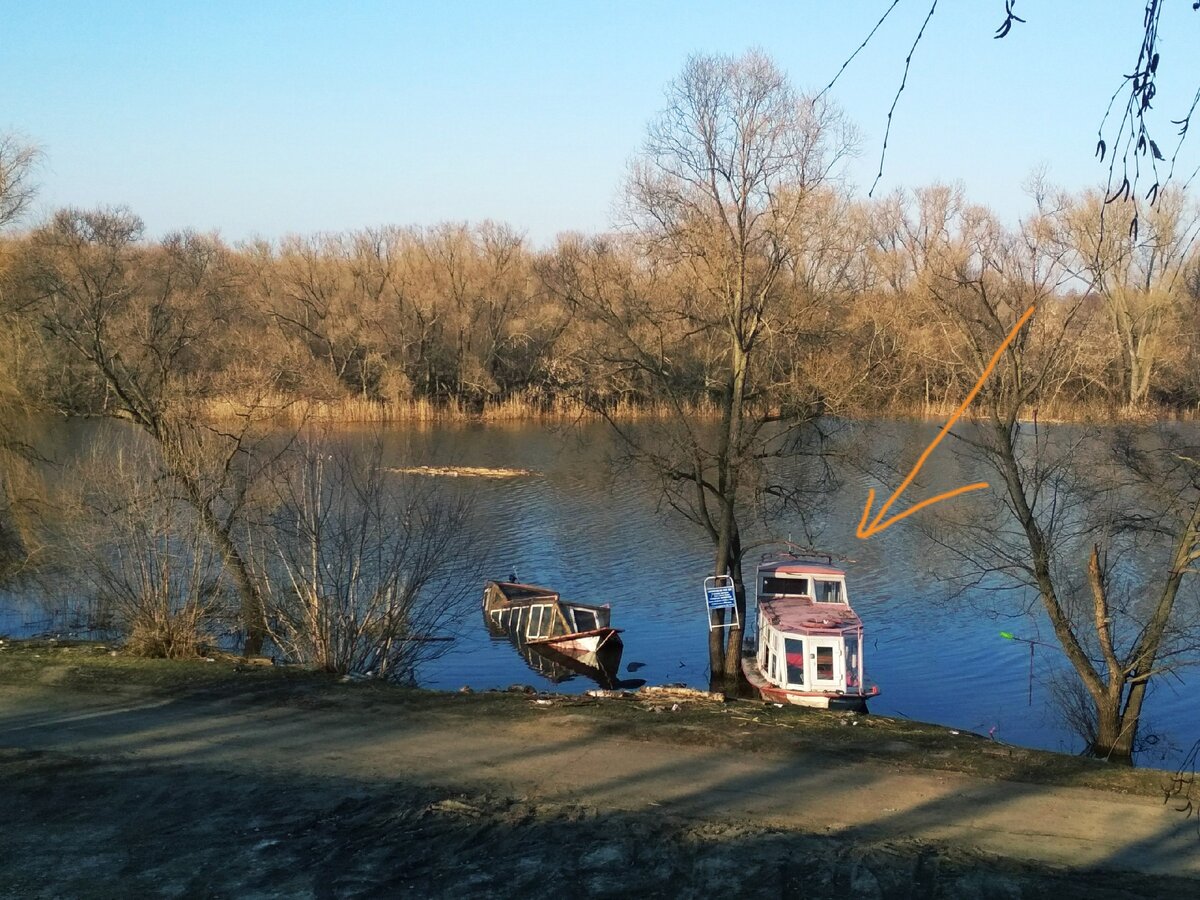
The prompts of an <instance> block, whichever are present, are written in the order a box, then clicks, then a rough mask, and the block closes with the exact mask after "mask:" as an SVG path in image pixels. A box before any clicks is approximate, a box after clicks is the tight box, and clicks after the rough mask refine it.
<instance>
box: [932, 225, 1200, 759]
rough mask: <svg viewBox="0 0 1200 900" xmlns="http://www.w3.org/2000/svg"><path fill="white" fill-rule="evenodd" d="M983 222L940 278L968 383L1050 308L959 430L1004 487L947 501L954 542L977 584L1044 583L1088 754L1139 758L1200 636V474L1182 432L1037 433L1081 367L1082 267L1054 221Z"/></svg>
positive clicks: (947, 539)
mask: <svg viewBox="0 0 1200 900" xmlns="http://www.w3.org/2000/svg"><path fill="white" fill-rule="evenodd" d="M974 219H975V225H974V226H973V227H968V228H967V229H966V230H965V233H964V234H962V235H960V236H959V239H958V240H957V241H954V242H948V246H947V247H946V248H945V250H944V253H943V258H942V265H941V266H940V267H939V269H938V271H937V273H936V275H935V277H934V278H933V279H932V280H931V281H930V293H931V296H932V298H933V300H934V302H935V304H936V309H937V310H939V311H940V313H941V321H942V322H943V323H945V324H946V325H947V326H948V327H949V328H951V329H953V331H952V332H951V335H952V338H951V340H952V344H951V346H952V347H957V348H959V350H958V351H957V352H958V357H957V358H958V359H959V361H960V365H961V366H962V367H963V369H964V370H965V371H966V372H968V373H969V377H971V378H977V377H979V375H980V374H981V373H982V372H983V371H984V370H985V368H986V366H987V364H988V361H989V360H990V358H991V356H992V354H993V353H994V352H995V348H996V347H997V346H999V345H1000V344H1001V342H1002V341H1003V340H1004V338H1005V336H1006V335H1007V334H1008V333H1009V331H1010V330H1011V328H1012V326H1013V323H1014V322H1015V321H1016V320H1017V318H1018V317H1019V316H1020V315H1021V314H1022V313H1023V312H1024V311H1025V310H1027V309H1028V308H1029V307H1030V306H1036V308H1037V315H1036V316H1035V317H1034V319H1033V320H1032V322H1031V323H1030V324H1029V325H1028V326H1027V327H1026V329H1024V330H1023V331H1022V332H1020V333H1019V334H1018V336H1017V337H1016V339H1015V340H1013V341H1012V342H1011V343H1010V344H1009V345H1008V348H1007V350H1006V351H1005V353H1004V357H1003V362H1002V363H1001V365H1000V366H999V367H998V368H997V369H996V371H995V372H994V373H993V375H992V376H991V379H990V380H989V382H988V385H987V386H986V387H985V389H984V391H983V393H982V394H981V395H980V401H979V402H980V404H981V407H982V410H983V416H984V421H983V422H982V423H981V424H980V425H979V427H977V428H975V429H962V430H960V432H959V433H958V435H957V436H958V438H959V440H960V443H961V445H962V446H963V447H965V448H967V452H969V453H970V454H971V455H972V456H975V457H977V458H980V459H982V460H983V461H984V462H985V463H986V464H987V465H988V466H990V467H991V468H992V469H993V470H994V471H995V473H996V475H997V476H998V478H999V481H998V485H999V487H998V488H997V489H996V491H995V492H989V493H987V494H981V495H977V496H976V497H975V498H974V503H972V502H971V501H970V500H967V501H963V502H958V501H956V503H955V504H953V505H948V506H947V508H944V509H942V510H941V511H940V516H941V522H942V527H941V540H942V543H943V545H944V546H945V547H946V548H947V550H948V551H950V552H951V553H954V554H956V555H957V556H958V558H959V559H960V561H961V562H962V565H963V569H962V570H961V571H960V573H959V574H960V577H962V578H963V579H964V581H965V583H968V584H973V585H981V584H982V585H986V586H988V587H990V588H992V589H993V590H998V591H1001V592H1011V593H1016V594H1017V595H1021V594H1022V593H1023V592H1025V591H1029V590H1032V592H1033V593H1034V595H1035V596H1036V597H1037V599H1038V601H1039V603H1040V606H1041V608H1042V610H1043V611H1044V612H1045V614H1046V616H1047V618H1048V619H1049V621H1050V624H1051V627H1052V628H1053V630H1054V634H1055V637H1056V638H1057V640H1058V643H1059V645H1060V646H1061V647H1062V649H1063V652H1064V654H1065V655H1066V658H1067V661H1068V662H1069V663H1070V666H1071V669H1072V671H1073V673H1074V677H1075V679H1076V683H1077V684H1078V685H1080V686H1081V688H1082V690H1083V692H1084V695H1085V696H1086V700H1085V701H1084V703H1083V704H1082V705H1081V706H1080V705H1077V706H1076V712H1077V713H1079V712H1082V715H1076V716H1075V717H1074V721H1075V723H1076V724H1077V725H1080V726H1081V731H1082V732H1083V734H1084V736H1085V737H1086V739H1087V740H1088V748H1089V751H1090V752H1091V753H1093V754H1095V755H1097V756H1101V757H1104V758H1108V759H1113V760H1117V761H1121V762H1126V763H1128V762H1131V761H1132V758H1133V753H1134V750H1135V748H1136V747H1137V735H1138V725H1139V722H1140V719H1141V713H1142V707H1143V702H1144V699H1145V695H1146V690H1147V688H1148V686H1149V684H1150V683H1151V681H1152V680H1153V679H1155V678H1157V677H1159V676H1160V675H1161V674H1162V673H1163V672H1164V671H1165V670H1166V668H1167V663H1166V660H1167V659H1168V658H1170V659H1173V660H1174V661H1175V662H1178V661H1179V659H1180V656H1179V655H1178V654H1179V653H1180V651H1181V650H1184V649H1187V648H1188V647H1189V646H1190V647H1193V648H1194V646H1195V644H1194V641H1193V642H1192V643H1191V644H1188V643H1187V642H1186V641H1185V640H1184V639H1183V633H1182V631H1180V627H1181V625H1182V623H1181V621H1180V619H1179V617H1178V616H1177V615H1176V613H1177V612H1178V607H1177V600H1178V599H1179V598H1180V596H1181V593H1180V591H1181V587H1182V586H1183V584H1184V579H1185V576H1186V575H1187V574H1188V573H1189V571H1190V569H1191V568H1192V566H1193V564H1194V563H1195V562H1196V560H1198V559H1200V468H1197V466H1196V464H1195V463H1193V462H1192V460H1193V459H1194V458H1195V453H1194V451H1192V450H1189V449H1185V448H1181V447H1179V446H1177V442H1176V441H1174V440H1170V441H1168V440H1165V439H1161V440H1157V441H1156V440H1153V439H1152V438H1151V437H1150V436H1145V435H1143V438H1142V439H1140V440H1139V439H1135V438H1134V437H1133V436H1130V435H1126V436H1125V437H1123V438H1122V439H1121V440H1119V441H1117V442H1115V444H1112V443H1108V442H1106V441H1105V440H1104V435H1103V434H1102V433H1101V432H1099V431H1098V430H1096V429H1082V430H1079V431H1076V432H1074V433H1073V434H1070V435H1067V434H1059V433H1050V432H1047V431H1046V430H1045V429H1040V428H1039V427H1038V424H1037V419H1036V414H1037V404H1038V402H1039V399H1040V398H1041V397H1043V396H1045V394H1046V393H1047V391H1048V390H1049V389H1050V387H1051V386H1052V385H1053V384H1054V383H1055V382H1058V381H1061V380H1062V379H1064V378H1067V377H1069V372H1070V369H1071V367H1072V365H1073V357H1074V353H1073V344H1074V328H1073V319H1074V317H1075V316H1076V315H1078V314H1079V312H1080V311H1081V310H1082V309H1083V308H1084V307H1085V304H1084V301H1083V299H1082V298H1080V297H1078V296H1074V297H1063V296H1060V288H1061V285H1062V284H1063V283H1064V282H1065V281H1066V280H1067V279H1069V278H1070V277H1071V274H1070V270H1069V268H1068V266H1067V265H1066V264H1065V257H1066V254H1067V250H1066V248H1065V247H1064V245H1063V243H1062V242H1061V241H1060V240H1059V239H1058V236H1057V229H1056V227H1055V225H1054V223H1053V222H1052V221H1051V218H1050V217H1049V216H1039V217H1033V218H1031V219H1030V220H1029V221H1027V222H1026V223H1024V225H1023V227H1022V228H1021V230H1020V231H1019V232H1018V233H1016V234H1011V235H1009V234H1006V233H1005V232H1004V231H1003V230H1002V229H1000V228H999V227H998V226H997V225H996V224H995V223H994V222H993V221H991V220H990V219H988V218H987V217H983V216H976V217H974ZM1030 413H1032V415H1033V417H1034V418H1033V419H1032V421H1030V420H1028V419H1027V418H1026V417H1027V416H1028V415H1029V414H1030ZM1106 448H1109V449H1110V450H1111V452H1108V450H1106ZM981 498H982V499H981ZM983 503H987V504H988V506H987V508H984V507H981V506H980V505H979V504H983ZM995 505H999V506H1000V507H1001V508H1002V509H1004V511H1005V515H1004V516H1002V517H1000V518H999V519H997V518H996V517H995V515H994V513H991V514H989V512H988V510H989V509H994V507H995Z"/></svg>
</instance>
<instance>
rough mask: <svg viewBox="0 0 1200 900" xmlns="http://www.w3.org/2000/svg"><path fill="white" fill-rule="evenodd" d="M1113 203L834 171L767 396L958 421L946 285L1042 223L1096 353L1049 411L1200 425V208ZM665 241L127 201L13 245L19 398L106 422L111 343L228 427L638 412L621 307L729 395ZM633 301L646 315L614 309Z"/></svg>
mask: <svg viewBox="0 0 1200 900" xmlns="http://www.w3.org/2000/svg"><path fill="white" fill-rule="evenodd" d="M1109 211H1110V210H1109V208H1108V207H1106V206H1105V204H1104V198H1103V197H1102V196H1101V195H1099V194H1098V193H1096V192H1083V193H1077V194H1066V193H1062V192H1053V191H1051V190H1050V189H1048V188H1046V187H1045V186H1042V185H1037V186H1036V195H1035V198H1034V199H1033V200H1031V209H1030V212H1029V215H1028V217H1027V218H1026V220H1025V221H1024V222H1023V223H1021V225H1020V226H1019V227H1018V226H1014V227H1008V226H1006V225H1005V224H1004V223H1002V222H1001V221H1000V220H999V219H997V217H996V216H995V215H993V214H992V213H991V212H990V211H988V210H987V209H985V208H982V207H980V206H976V205H973V204H971V203H970V202H969V200H968V198H967V197H966V195H965V193H964V191H963V190H962V189H960V188H957V187H951V186H945V185H935V186H931V187H927V188H921V189H917V190H912V191H898V192H896V193H894V194H892V195H890V196H888V197H885V198H883V199H881V200H877V201H869V200H860V199H855V198H853V197H852V196H850V195H849V194H848V193H847V192H846V191H845V190H844V189H843V188H842V187H841V186H839V185H838V184H837V183H836V182H834V181H832V180H825V181H823V182H822V184H821V186H820V188H819V189H812V190H808V191H805V192H804V196H803V198H802V201H801V202H800V203H799V206H798V208H797V210H796V212H795V214H794V215H790V216H789V217H788V219H787V221H786V223H782V224H783V225H785V226H786V229H787V231H786V233H774V232H772V233H771V234H770V240H771V241H772V242H775V244H776V247H777V255H778V259H777V260H773V261H772V262H770V263H769V264H768V265H770V267H771V268H772V278H771V283H770V286H769V292H770V294H771V297H770V304H771V306H772V309H773V310H775V311H776V316H775V321H774V322H773V323H772V326H773V327H772V331H771V334H769V335H766V336H764V337H765V339H766V340H769V342H770V343H771V349H770V353H769V354H767V359H766V361H765V362H764V365H765V366H767V367H768V370H769V371H768V372H767V373H766V374H767V375H768V377H767V378H766V379H763V382H764V386H765V387H766V388H767V389H766V390H763V391H761V392H759V393H758V394H757V395H756V397H755V398H754V402H755V403H756V404H759V405H762V406H764V407H780V406H787V405H789V404H792V403H794V402H797V400H800V401H802V402H804V403H814V402H815V403H817V404H819V406H820V408H821V409H822V411H824V412H827V413H830V414H834V415H851V416H854V415H872V414H881V413H882V414H887V413H896V412H901V413H906V414H917V415H919V414H923V413H931V414H936V413H939V412H942V411H944V410H947V409H949V408H952V407H953V406H954V405H955V404H956V403H957V402H958V400H959V399H960V398H961V397H962V396H963V395H964V394H965V393H966V391H967V390H969V388H970V386H971V384H972V383H973V376H972V375H971V373H970V371H969V367H965V366H964V365H963V359H962V355H963V347H962V346H961V345H960V344H958V343H957V342H956V339H955V334H954V329H953V327H952V323H951V322H950V321H949V320H948V318H947V316H946V314H945V311H944V308H943V306H942V304H940V303H939V302H938V293H939V292H944V291H945V290H946V288H947V287H948V286H949V285H952V284H956V283H957V281H958V280H959V276H960V275H961V274H962V271H961V270H962V265H963V264H964V261H970V262H971V264H972V265H975V266H978V267H980V268H981V270H987V269H998V268H1004V267H1011V266H1012V265H1015V264H1017V263H1016V261H1015V255H1016V254H1018V253H1019V252H1020V251H1021V249H1022V246H1023V245H1026V244H1027V243H1028V240H1029V237H1028V236H1029V233H1030V231H1033V230H1036V231H1037V232H1038V234H1039V244H1038V255H1037V256H1036V257H1030V258H1028V259H1024V260H1021V261H1020V263H1019V264H1020V265H1022V266H1025V267H1026V268H1025V270H1023V271H1022V272H1020V273H1017V274H1018V275H1019V277H1020V278H1023V279H1025V280H1026V281H1027V282H1028V284H1029V286H1030V288H1034V287H1036V288H1037V289H1038V290H1042V288H1043V287H1044V285H1045V280H1046V279H1047V278H1049V279H1051V281H1052V284H1051V285H1050V287H1051V290H1049V291H1045V292H1044V293H1045V294H1046V298H1045V301H1044V303H1043V306H1042V309H1041V311H1040V312H1039V316H1041V317H1054V316H1058V315H1065V314H1067V311H1068V310H1069V311H1070V315H1071V317H1072V322H1071V325H1070V327H1071V332H1072V337H1073V339H1072V344H1071V348H1070V352H1071V354H1072V359H1071V364H1070V365H1069V366H1066V367H1064V368H1063V369H1062V371H1061V372H1058V373H1057V374H1056V377H1055V378H1054V379H1053V380H1051V381H1048V382H1047V383H1045V384H1043V385H1040V386H1039V390H1038V393H1037V395H1036V396H1035V397H1033V398H1032V405H1033V406H1034V407H1038V408H1040V410H1041V411H1042V413H1043V415H1045V416H1055V417H1066V418H1077V417H1083V416H1086V415H1087V414H1095V413H1108V412H1111V411H1114V410H1117V411H1133V412H1139V411H1141V412H1144V411H1146V410H1155V411H1159V412H1168V413H1181V414H1190V413H1192V412H1193V411H1194V410H1195V408H1196V406H1197V404H1198V403H1200V365H1197V363H1198V362H1200V328H1198V325H1200V317H1198V315H1197V308H1198V301H1200V255H1198V254H1197V246H1196V236H1197V230H1198V222H1200V219H1198V214H1197V208H1196V205H1195V204H1194V203H1193V202H1192V201H1191V200H1190V199H1189V198H1188V197H1186V196H1184V195H1183V194H1182V193H1177V194H1168V195H1165V196H1163V197H1160V198H1159V200H1158V202H1157V203H1155V205H1154V206H1153V207H1148V208H1146V209H1144V210H1141V211H1140V214H1139V222H1140V223H1141V224H1140V228H1139V229H1138V231H1137V233H1136V234H1132V233H1130V232H1128V231H1127V229H1126V226H1125V224H1122V223H1123V222H1125V219H1124V218H1122V217H1118V216H1116V215H1113V214H1110V215H1107V216H1106V212H1109ZM642 238H643V235H641V234H639V233H638V232H637V231H619V232H614V233H611V234H605V235H595V236H588V235H578V234H568V235H563V236H561V237H560V238H559V239H558V240H557V241H556V242H555V243H554V244H553V245H552V246H550V247H549V248H546V249H534V248H531V247H530V246H529V245H528V243H527V242H526V240H525V239H524V238H523V237H522V236H521V235H520V234H519V233H518V232H517V231H515V230H514V229H512V228H510V227H508V226H505V225H500V224H496V223H493V222H484V223H482V224H474V225H473V224H444V225H439V226H435V227H430V228H416V227H391V226H389V227H382V228H372V229H363V230H360V231H355V232H349V233H342V234H320V235H314V236H308V237H289V238H285V239H283V240H280V241H278V242H274V243H268V242H265V241H264V242H253V243H248V244H240V245H237V246H230V245H229V244H227V243H225V242H224V241H222V240H221V239H220V238H219V237H218V236H216V235H211V234H197V233H193V232H181V233H178V234H172V235H169V236H167V237H164V238H161V239H149V238H147V237H146V236H145V234H144V229H143V226H142V222H141V220H140V219H139V218H138V217H137V216H136V215H135V214H134V213H132V212H131V211H129V210H125V209H99V210H78V209H66V210H61V211H59V212H57V213H56V214H54V215H53V216H52V217H51V218H50V220H49V221H46V222H44V223H41V224H39V225H37V226H35V227H34V228H32V229H30V230H28V231H26V232H24V233H21V234H15V235H10V236H8V237H6V238H5V239H4V243H3V247H2V248H0V249H2V254H3V258H4V261H5V265H4V267H3V273H2V275H0V277H2V278H3V285H2V288H0V296H2V297H3V310H2V314H3V318H4V325H5V328H4V329H3V332H2V333H0V343H2V344H3V346H2V347H0V350H2V352H3V357H4V359H5V360H6V365H5V366H4V367H3V371H0V391H2V392H3V393H4V395H5V397H6V398H7V400H8V402H9V403H10V404H15V405H21V406H24V407H26V408H29V409H40V410H54V411H59V412H64V413H67V414H74V415H95V414H104V413H105V412H106V411H108V410H110V409H111V408H112V407H113V406H114V404H118V403H120V402H121V398H119V397H117V396H114V388H113V385H112V383H111V381H110V380H109V379H106V377H105V376H104V374H103V373H102V372H99V371H97V370H96V368H95V367H94V366H93V365H92V364H91V363H90V362H89V361H88V359H87V356H88V353H89V352H91V351H94V350H95V349H96V348H98V347H101V346H103V347H104V348H105V352H106V353H108V354H111V355H113V356H119V358H120V360H121V363H122V365H124V366H134V367H144V368H145V370H146V371H145V373H144V375H145V376H146V377H147V378H149V379H150V381H151V382H152V383H153V384H154V385H155V387H154V389H156V390H157V389H166V388H167V386H168V385H170V389H171V390H173V391H176V392H178V393H179V394H180V397H179V399H181V400H182V399H184V398H185V397H186V401H187V403H188V404H189V405H192V406H193V407H195V409H196V411H197V412H198V413H204V414H210V415H215V416H217V417H220V416H221V415H222V414H225V415H228V414H233V413H235V412H236V411H238V410H242V409H244V408H245V407H246V406H247V405H248V404H262V403H264V402H267V401H269V402H272V403H275V404H277V405H279V406H280V407H281V408H282V407H285V406H288V405H289V404H295V403H304V404H307V405H308V408H309V409H312V408H314V406H313V405H314V404H316V405H318V406H319V407H320V408H321V409H322V410H323V411H324V413H325V414H326V415H328V416H329V417H331V418H334V419H344V420H347V421H352V420H385V419H390V418H404V417H406V416H425V417H429V416H434V415H439V414H447V415H477V414H482V415H485V416H511V417H520V416H526V415H528V416H534V415H540V414H545V413H554V412H566V413H571V412H578V411H581V410H586V409H592V408H598V409H606V410H614V409H621V410H624V411H627V412H630V413H634V412H637V411H639V410H651V409H653V408H654V407H655V406H656V404H657V403H659V401H660V400H661V397H660V396H659V392H658V390H657V388H658V386H659V385H658V384H657V382H658V381H660V380H661V379H660V378H658V377H656V376H657V373H655V374H651V373H648V372H646V371H641V370H638V369H637V368H633V367H627V366H620V365H611V364H609V363H610V362H611V361H610V360H606V359H605V358H604V354H605V352H606V347H605V344H604V342H603V340H599V341H598V340H597V336H598V334H599V333H600V332H604V331H611V329H609V328H607V326H606V324H605V315H604V313H605V312H614V313H616V314H619V315H626V316H632V315H635V312H634V310H633V309H632V307H633V306H635V305H636V306H637V310H636V315H640V316H642V317H643V318H642V321H640V322H635V321H632V320H631V321H629V322H628V323H625V324H627V325H629V326H630V327H631V328H636V329H639V330H640V331H641V332H642V333H644V334H646V335H650V334H651V332H653V333H654V337H655V338H656V339H658V340H661V341H662V342H663V343H664V344H669V345H670V347H671V351H672V352H671V358H670V373H669V377H670V379H671V381H672V384H671V390H672V393H673V394H677V395H679V396H686V397H687V398H688V399H689V401H690V402H691V403H692V404H693V405H694V406H695V407H697V408H703V407H706V406H716V405H719V404H718V403H716V402H714V401H717V400H718V399H719V398H717V397H716V393H717V392H718V391H719V387H718V382H719V378H718V377H715V373H716V372H717V370H719V368H720V367H721V366H722V365H724V360H723V359H722V350H723V347H722V346H721V343H720V341H719V340H718V339H717V337H716V334H717V332H716V331H715V330H714V329H713V328H700V329H698V330H697V329H694V328H693V326H694V325H695V322H693V321H691V320H690V319H689V317H688V316H687V315H686V311H687V309H688V308H689V305H690V304H692V305H694V304H695V303H696V302H697V297H696V284H695V277H694V276H695V269H696V265H697V263H698V261H700V260H703V256H702V255H691V254H692V253H693V251H694V250H695V248H693V250H690V251H688V253H681V252H680V250H679V248H678V247H670V246H668V245H667V243H666V242H657V243H647V242H646V241H645V240H643V239H642ZM756 264H757V263H756ZM764 264H767V263H764ZM565 268H569V269H571V271H572V272H573V276H572V278H571V279H567V280H564V278H563V273H564V270H565ZM575 276H578V277H580V278H586V279H587V280H586V282H581V281H579V280H578V278H576V277H575ZM601 295H603V296H604V297H605V298H606V299H605V304H606V309H603V310H602V309H599V308H597V306H596V304H595V303H594V302H593V301H594V300H595V298H596V297H598V296H601ZM621 297H625V298H636V303H635V304H630V305H629V306H628V308H626V307H621V308H620V309H616V308H613V309H609V308H608V307H611V306H612V304H614V303H615V304H617V305H618V306H620V305H621V302H622V301H621ZM1081 300H1082V302H1080V301H1081ZM609 324H611V322H610V323H609ZM608 349H611V348H608ZM610 355H611V354H610Z"/></svg>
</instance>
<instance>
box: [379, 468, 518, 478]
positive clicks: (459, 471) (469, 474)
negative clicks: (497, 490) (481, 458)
mask: <svg viewBox="0 0 1200 900" xmlns="http://www.w3.org/2000/svg"><path fill="white" fill-rule="evenodd" d="M387 471H389V472H398V473H400V474H402V475H435V476H441V477H443V478H526V477H529V476H532V475H540V474H541V473H540V472H535V471H533V470H532V469H506V468H499V467H497V468H492V467H488V466H391V467H389V468H388V470H387Z"/></svg>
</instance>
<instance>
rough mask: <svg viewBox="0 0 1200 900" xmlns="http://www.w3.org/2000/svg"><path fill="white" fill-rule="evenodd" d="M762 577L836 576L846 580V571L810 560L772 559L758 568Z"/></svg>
mask: <svg viewBox="0 0 1200 900" xmlns="http://www.w3.org/2000/svg"><path fill="white" fill-rule="evenodd" d="M758 572H759V574H760V575H773V574H774V575H834V576H838V577H842V578H844V577H845V576H846V570H845V569H839V568H838V567H837V566H834V565H830V564H829V563H822V562H816V561H815V560H809V559H792V558H787V559H770V560H765V561H764V562H763V563H761V564H760V565H759V567H758Z"/></svg>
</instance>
